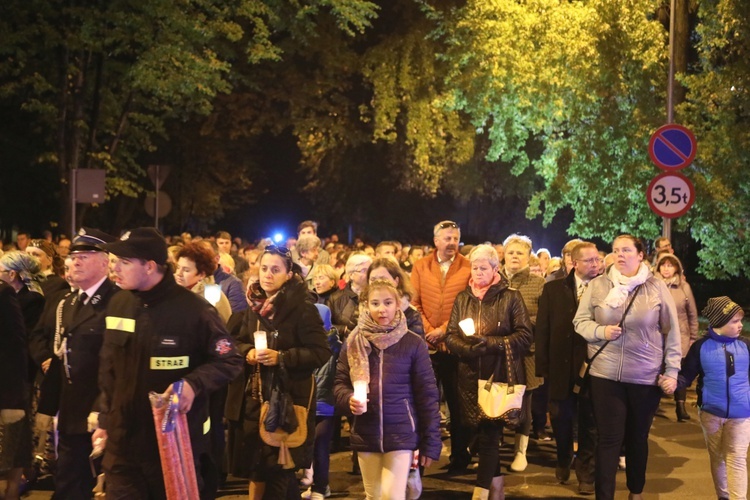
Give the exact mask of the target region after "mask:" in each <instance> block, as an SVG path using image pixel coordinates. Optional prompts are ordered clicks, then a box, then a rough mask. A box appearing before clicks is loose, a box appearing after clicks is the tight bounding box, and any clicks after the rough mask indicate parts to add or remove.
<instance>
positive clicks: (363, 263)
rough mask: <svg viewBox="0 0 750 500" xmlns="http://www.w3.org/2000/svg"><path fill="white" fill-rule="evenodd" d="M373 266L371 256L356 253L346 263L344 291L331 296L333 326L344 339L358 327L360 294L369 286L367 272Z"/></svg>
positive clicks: (330, 305)
mask: <svg viewBox="0 0 750 500" xmlns="http://www.w3.org/2000/svg"><path fill="white" fill-rule="evenodd" d="M370 264H372V258H371V257H370V256H369V255H365V254H361V253H355V254H353V255H351V256H350V257H349V259H348V260H347V261H346V276H347V283H346V286H345V287H344V289H343V290H339V291H337V292H335V293H334V294H333V295H331V299H330V303H329V304H328V306H329V307H330V308H331V317H332V321H333V325H334V326H335V327H336V329H337V330H338V331H339V335H341V336H342V338H346V337H347V335H349V332H351V331H352V330H354V327H356V326H357V318H358V316H359V294H360V293H362V291H363V290H364V288H365V286H367V270H368V269H369V268H370Z"/></svg>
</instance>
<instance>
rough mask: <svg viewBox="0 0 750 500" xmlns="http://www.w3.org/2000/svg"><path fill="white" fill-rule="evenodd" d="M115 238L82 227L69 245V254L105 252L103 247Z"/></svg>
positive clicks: (96, 230)
mask: <svg viewBox="0 0 750 500" xmlns="http://www.w3.org/2000/svg"><path fill="white" fill-rule="evenodd" d="M115 240H116V238H115V237H114V236H112V235H110V234H107V233H105V232H103V231H99V230H98V229H94V228H91V227H82V228H81V229H79V230H78V234H77V235H75V237H74V238H73V241H72V243H71V245H70V253H74V252H106V251H107V250H105V249H104V247H103V245H104V244H106V243H111V242H113V241H115Z"/></svg>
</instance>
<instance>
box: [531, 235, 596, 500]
mask: <svg viewBox="0 0 750 500" xmlns="http://www.w3.org/2000/svg"><path fill="white" fill-rule="evenodd" d="M571 258H572V261H573V270H574V272H571V273H569V274H568V275H567V276H566V277H565V278H563V279H558V280H554V281H550V282H548V283H546V284H545V285H544V289H543V291H542V295H541V297H540V298H539V312H538V314H537V320H536V375H537V376H542V377H544V378H545V379H546V380H549V397H550V404H549V409H550V414H551V420H552V430H553V432H554V435H555V441H556V443H557V468H556V470H555V476H556V477H557V479H558V480H559V481H560V482H561V483H566V482H567V481H568V479H569V478H570V467H571V463H572V462H573V428H574V421H575V418H576V414H577V416H578V452H577V453H576V461H575V470H576V477H577V479H578V491H579V493H581V494H593V493H594V484H593V483H594V450H595V448H596V426H595V424H594V420H593V411H592V408H591V401H590V399H589V398H588V397H587V396H586V395H585V394H583V393H579V394H576V393H574V392H573V385H574V383H575V381H576V377H577V375H578V372H579V370H580V368H581V365H582V364H583V362H584V361H585V359H586V351H587V344H586V341H585V340H584V339H583V338H582V337H581V336H580V335H578V334H576V332H575V329H574V328H573V317H574V316H575V314H576V310H577V309H578V301H579V300H580V298H581V295H583V291H584V290H585V289H586V287H587V286H588V283H589V281H591V280H592V279H593V278H595V277H596V276H597V274H598V271H599V252H598V251H597V249H596V245H594V244H593V243H588V242H580V243H578V244H577V245H576V246H575V247H573V248H572V250H571Z"/></svg>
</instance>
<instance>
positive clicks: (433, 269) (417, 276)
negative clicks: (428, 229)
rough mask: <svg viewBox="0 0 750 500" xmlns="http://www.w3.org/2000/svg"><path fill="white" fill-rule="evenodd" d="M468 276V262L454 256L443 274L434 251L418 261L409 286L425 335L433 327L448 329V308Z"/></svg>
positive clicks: (449, 311)
mask: <svg viewBox="0 0 750 500" xmlns="http://www.w3.org/2000/svg"><path fill="white" fill-rule="evenodd" d="M470 277H471V264H470V263H469V259H467V258H466V257H464V256H463V255H461V254H459V253H457V254H456V257H455V259H453V263H452V264H451V267H450V268H449V269H448V272H447V273H446V275H445V282H443V275H442V274H441V272H440V264H439V263H438V260H437V252H433V253H432V254H431V255H428V256H427V257H424V258H422V259H419V260H418V261H417V262H416V263H415V264H414V268H413V269H412V272H411V284H412V286H413V287H414V292H415V293H414V295H415V297H414V300H412V304H413V305H414V307H416V308H417V309H419V312H420V313H422V322H423V323H424V331H425V333H429V332H431V331H432V330H434V329H435V328H438V327H443V330H445V328H446V327H447V326H448V320H449V319H450V317H451V309H453V302H454V301H455V300H456V296H457V295H458V294H459V292H461V291H462V290H464V289H465V288H466V286H467V285H468V284H469V278H470Z"/></svg>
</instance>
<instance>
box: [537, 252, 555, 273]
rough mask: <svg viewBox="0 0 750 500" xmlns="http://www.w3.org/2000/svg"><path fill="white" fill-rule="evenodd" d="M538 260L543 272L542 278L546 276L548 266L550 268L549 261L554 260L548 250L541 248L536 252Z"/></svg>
mask: <svg viewBox="0 0 750 500" xmlns="http://www.w3.org/2000/svg"><path fill="white" fill-rule="evenodd" d="M536 258H537V259H539V267H540V268H541V270H542V276H546V274H547V266H549V261H550V259H551V258H552V254H550V253H549V250H547V249H546V248H540V249H539V250H537V251H536Z"/></svg>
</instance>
